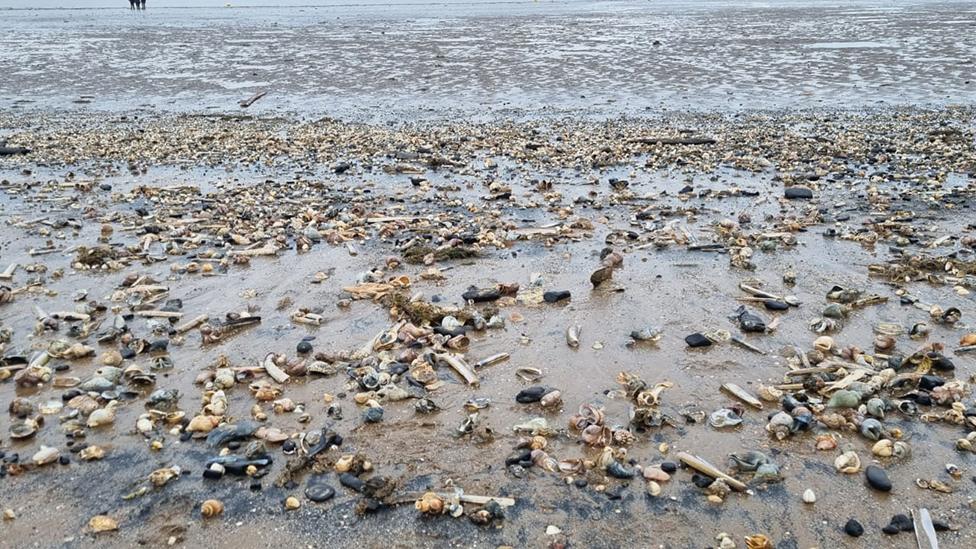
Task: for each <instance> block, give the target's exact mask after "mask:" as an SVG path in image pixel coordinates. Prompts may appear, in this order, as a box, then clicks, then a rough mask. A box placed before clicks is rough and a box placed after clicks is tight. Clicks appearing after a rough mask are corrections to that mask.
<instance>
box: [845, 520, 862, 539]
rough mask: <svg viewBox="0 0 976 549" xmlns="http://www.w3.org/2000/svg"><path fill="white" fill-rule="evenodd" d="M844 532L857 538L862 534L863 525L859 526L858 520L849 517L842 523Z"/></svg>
mask: <svg viewBox="0 0 976 549" xmlns="http://www.w3.org/2000/svg"><path fill="white" fill-rule="evenodd" d="M844 533H845V534H847V535H848V536H851V537H852V538H859V537H861V535H862V534H864V527H863V526H861V523H860V522H858V521H856V520H854V519H851V520H849V521H847V524H845V525H844Z"/></svg>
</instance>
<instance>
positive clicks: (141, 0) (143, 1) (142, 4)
mask: <svg viewBox="0 0 976 549" xmlns="http://www.w3.org/2000/svg"><path fill="white" fill-rule="evenodd" d="M138 1H139V2H140V4H141V8H140V9H143V10H145V9H146V0H138Z"/></svg>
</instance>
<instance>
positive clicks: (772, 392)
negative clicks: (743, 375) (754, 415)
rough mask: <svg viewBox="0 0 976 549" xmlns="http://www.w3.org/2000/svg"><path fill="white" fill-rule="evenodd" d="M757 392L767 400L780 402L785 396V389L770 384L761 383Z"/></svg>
mask: <svg viewBox="0 0 976 549" xmlns="http://www.w3.org/2000/svg"><path fill="white" fill-rule="evenodd" d="M756 394H758V395H759V398H761V399H762V400H765V401H766V402H779V401H780V399H781V398H783V391H781V390H779V389H777V388H776V387H771V386H769V385H760V386H759V389H758V390H757V391H756Z"/></svg>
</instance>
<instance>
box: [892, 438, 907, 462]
mask: <svg viewBox="0 0 976 549" xmlns="http://www.w3.org/2000/svg"><path fill="white" fill-rule="evenodd" d="M891 455H892V456H893V457H895V458H896V459H903V458H906V457H908V456H910V455H912V447H911V446H909V445H908V443H907V442H905V441H903V440H896V441H895V444H894V446H893V447H892V452H891Z"/></svg>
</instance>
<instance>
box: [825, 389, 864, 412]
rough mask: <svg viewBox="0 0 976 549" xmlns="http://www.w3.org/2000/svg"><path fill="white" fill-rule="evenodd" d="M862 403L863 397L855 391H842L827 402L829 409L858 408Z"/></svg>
mask: <svg viewBox="0 0 976 549" xmlns="http://www.w3.org/2000/svg"><path fill="white" fill-rule="evenodd" d="M860 402H861V395H860V394H859V393H857V392H855V391H850V390H847V389H841V390H839V391H837V392H835V393H834V394H833V396H831V397H830V400H828V401H827V407H828V408H856V407H857V405H858V404H860Z"/></svg>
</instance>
